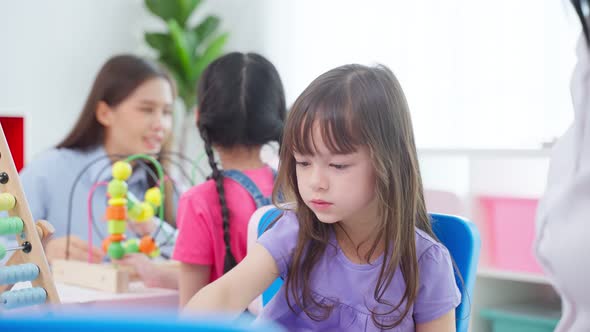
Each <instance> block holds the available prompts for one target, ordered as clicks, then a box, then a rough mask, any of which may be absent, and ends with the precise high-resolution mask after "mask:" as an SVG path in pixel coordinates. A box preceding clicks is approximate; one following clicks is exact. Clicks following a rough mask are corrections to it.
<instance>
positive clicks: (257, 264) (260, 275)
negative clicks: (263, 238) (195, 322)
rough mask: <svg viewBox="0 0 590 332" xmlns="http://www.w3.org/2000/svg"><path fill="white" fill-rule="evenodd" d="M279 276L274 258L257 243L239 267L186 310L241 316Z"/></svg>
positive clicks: (198, 297) (207, 289) (207, 290)
mask: <svg viewBox="0 0 590 332" xmlns="http://www.w3.org/2000/svg"><path fill="white" fill-rule="evenodd" d="M278 276H279V269H278V267H277V264H276V262H275V260H274V258H273V257H272V256H271V254H270V253H269V252H268V251H267V250H266V249H265V248H264V247H263V246H262V245H260V244H256V245H255V246H254V247H253V249H252V251H250V252H249V253H248V255H247V256H246V258H244V260H243V261H242V262H240V263H239V264H238V265H237V266H236V267H234V268H233V269H232V270H230V271H229V272H228V273H226V274H225V275H224V276H222V277H221V278H219V279H218V280H217V281H215V282H213V283H211V284H209V285H207V286H205V287H204V288H203V289H202V290H201V291H200V292H198V293H197V294H196V295H195V296H194V297H193V298H192V299H191V300H190V301H189V302H188V304H187V305H186V307H185V311H191V312H195V311H206V312H234V313H236V314H238V313H241V312H242V311H243V310H244V309H246V307H247V306H248V304H249V303H250V302H252V300H254V299H255V298H256V297H257V296H258V295H260V294H262V292H263V291H264V290H265V289H266V288H268V286H270V285H271V284H272V282H273V281H274V280H275V279H276V278H277V277H278Z"/></svg>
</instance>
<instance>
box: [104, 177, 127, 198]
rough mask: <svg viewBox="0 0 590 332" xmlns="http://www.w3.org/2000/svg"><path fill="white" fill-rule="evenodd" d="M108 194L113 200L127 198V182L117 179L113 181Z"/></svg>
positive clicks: (110, 183)
mask: <svg viewBox="0 0 590 332" xmlns="http://www.w3.org/2000/svg"><path fill="white" fill-rule="evenodd" d="M107 192H108V193H109V195H110V196H111V198H121V197H125V195H127V182H125V181H122V180H117V179H114V180H111V182H109V186H108V188H107Z"/></svg>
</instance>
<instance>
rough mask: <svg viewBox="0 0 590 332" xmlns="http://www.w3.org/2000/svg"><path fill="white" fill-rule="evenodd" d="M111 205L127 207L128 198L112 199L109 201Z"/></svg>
mask: <svg viewBox="0 0 590 332" xmlns="http://www.w3.org/2000/svg"><path fill="white" fill-rule="evenodd" d="M109 205H113V206H115V205H127V199H126V198H111V199H109Z"/></svg>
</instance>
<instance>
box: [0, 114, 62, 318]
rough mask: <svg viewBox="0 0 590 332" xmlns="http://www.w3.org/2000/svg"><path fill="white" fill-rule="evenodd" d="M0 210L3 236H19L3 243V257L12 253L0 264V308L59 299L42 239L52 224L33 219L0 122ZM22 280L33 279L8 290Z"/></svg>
mask: <svg viewBox="0 0 590 332" xmlns="http://www.w3.org/2000/svg"><path fill="white" fill-rule="evenodd" d="M0 212H2V213H3V215H4V214H5V213H6V212H7V213H8V216H3V217H0V236H9V235H10V236H16V241H17V245H16V246H14V247H10V248H6V247H4V246H3V245H2V244H0V259H2V258H4V257H5V256H6V255H7V254H8V253H9V252H12V253H13V254H12V256H11V258H10V259H9V260H8V261H7V263H6V264H5V265H2V266H0V311H2V310H3V309H11V308H16V307H22V306H30V305H36V304H45V303H51V304H58V303H60V300H59V296H58V294H57V291H56V288H55V283H54V282H53V278H52V275H51V273H50V270H49V265H48V263H47V258H46V257H45V252H44V250H43V246H42V242H41V240H42V238H44V237H46V236H49V235H51V233H53V227H52V226H51V225H50V224H49V223H47V222H46V221H40V222H38V223H37V224H35V223H34V222H33V217H32V215H31V211H30V210H29V206H28V203H27V200H26V198H25V195H24V192H23V190H22V186H21V183H20V180H19V177H18V173H17V171H16V167H15V165H14V160H13V159H12V155H11V154H10V149H9V147H8V143H7V141H6V136H5V135H4V131H3V130H2V126H1V125H0ZM22 281H30V282H31V284H32V287H30V288H24V289H19V290H8V289H9V288H10V285H12V284H14V283H17V282H22Z"/></svg>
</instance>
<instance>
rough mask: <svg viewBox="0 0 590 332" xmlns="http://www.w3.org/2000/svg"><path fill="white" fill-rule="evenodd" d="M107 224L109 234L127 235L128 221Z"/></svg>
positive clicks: (115, 221)
mask: <svg viewBox="0 0 590 332" xmlns="http://www.w3.org/2000/svg"><path fill="white" fill-rule="evenodd" d="M107 223H108V230H109V234H125V230H127V221H125V220H109V221H107Z"/></svg>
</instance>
